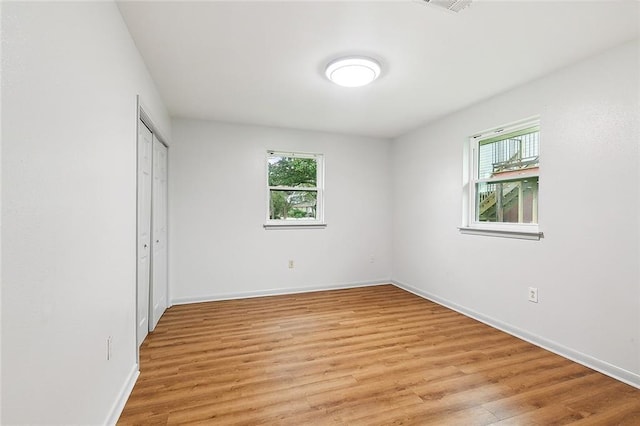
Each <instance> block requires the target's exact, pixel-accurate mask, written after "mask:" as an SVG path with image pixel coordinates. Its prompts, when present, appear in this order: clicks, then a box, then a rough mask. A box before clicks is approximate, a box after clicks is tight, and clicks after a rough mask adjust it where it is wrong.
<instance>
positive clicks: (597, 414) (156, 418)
mask: <svg viewBox="0 0 640 426" xmlns="http://www.w3.org/2000/svg"><path fill="white" fill-rule="evenodd" d="M140 357H141V374H140V378H139V379H138V382H137V384H136V386H135V388H134V390H133V392H132V394H131V397H130V398H129V401H128V402H127V404H126V407H125V409H124V412H123V414H122V416H121V418H120V421H119V423H118V424H120V425H132V424H189V423H194V424H196V423H197V424H210V425H235V424H238V425H270V424H275V425H296V426H300V425H405V424H406V425H563V424H576V425H640V390H638V389H635V388H633V387H631V386H628V385H625V384H623V383H621V382H618V381H616V380H614V379H611V378H609V377H607V376H604V375H602V374H600V373H597V372H595V371H593V370H590V369H588V368H586V367H583V366H581V365H579V364H576V363H574V362H571V361H568V360H566V359H564V358H562V357H560V356H557V355H554V354H552V353H550V352H547V351H545V350H543V349H540V348H538V347H536V346H533V345H531V344H529V343H526V342H524V341H522V340H519V339H517V338H515V337H512V336H509V335H507V334H505V333H503V332H500V331H498V330H495V329H493V328H491V327H488V326H486V325H484V324H481V323H479V322H477V321H474V320H472V319H469V318H467V317H465V316H463V315H460V314H458V313H456V312H454V311H451V310H449V309H447V308H444V307H442V306H439V305H437V304H434V303H431V302H429V301H427V300H424V299H422V298H420V297H417V296H415V295H413V294H410V293H407V292H405V291H403V290H401V289H398V288H396V287H394V286H392V285H382V286H375V287H366V288H357V289H348V290H336V291H324V292H317V293H307V294H298V295H287V296H273V297H263V298H255V299H243V300H232V301H222V302H211V303H199V304H192V305H181V306H174V307H172V308H171V309H169V310H168V311H167V312H166V313H165V315H164V316H163V317H162V319H161V320H160V323H159V324H158V326H157V328H156V330H155V331H154V332H153V333H152V334H151V335H149V337H147V340H146V341H145V342H144V343H143V345H142V348H141V354H140Z"/></svg>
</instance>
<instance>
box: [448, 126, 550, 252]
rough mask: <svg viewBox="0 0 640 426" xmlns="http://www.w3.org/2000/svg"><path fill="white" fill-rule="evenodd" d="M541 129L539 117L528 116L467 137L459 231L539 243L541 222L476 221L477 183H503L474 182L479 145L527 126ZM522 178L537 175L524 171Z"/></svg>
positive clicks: (541, 234)
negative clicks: (537, 241)
mask: <svg viewBox="0 0 640 426" xmlns="http://www.w3.org/2000/svg"><path fill="white" fill-rule="evenodd" d="M535 126H538V127H539V126H540V117H530V118H527V119H525V120H522V121H519V122H516V123H512V124H509V125H505V126H500V127H497V128H493V129H489V130H485V131H483V132H480V133H478V134H476V135H473V136H471V137H470V138H469V141H468V142H467V146H466V149H465V152H464V161H465V164H466V167H465V176H464V190H463V203H462V204H463V214H462V226H459V227H458V229H459V231H460V233H462V234H469V235H483V236H491V237H503V238H518V239H526V240H539V239H540V238H542V237H543V235H544V234H543V233H542V232H541V231H540V226H539V223H540V220H539V217H538V223H507V222H500V223H495V222H479V221H477V220H476V218H475V217H476V183H481V182H493V181H497V182H499V181H502V179H495V178H485V179H477V178H476V176H478V171H477V167H478V152H479V146H480V142H481V141H483V140H486V139H489V138H492V137H495V136H496V135H498V134H500V133H504V134H507V133H511V132H517V131H519V130H524V129H526V128H529V127H535ZM521 175H522V177H523V178H524V177H527V176H539V175H540V174H539V172H538V173H531V172H526V171H523V172H522V173H521Z"/></svg>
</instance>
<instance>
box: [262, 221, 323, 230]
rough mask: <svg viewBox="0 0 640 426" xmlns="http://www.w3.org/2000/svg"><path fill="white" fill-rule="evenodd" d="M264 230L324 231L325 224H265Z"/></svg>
mask: <svg viewBox="0 0 640 426" xmlns="http://www.w3.org/2000/svg"><path fill="white" fill-rule="evenodd" d="M263 226H264V229H267V230H271V229H324V228H326V227H327V224H326V223H277V224H276V223H265V224H264V225H263Z"/></svg>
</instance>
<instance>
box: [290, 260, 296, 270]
mask: <svg viewBox="0 0 640 426" xmlns="http://www.w3.org/2000/svg"><path fill="white" fill-rule="evenodd" d="M294 267H295V264H294V263H293V260H289V269H293V268H294Z"/></svg>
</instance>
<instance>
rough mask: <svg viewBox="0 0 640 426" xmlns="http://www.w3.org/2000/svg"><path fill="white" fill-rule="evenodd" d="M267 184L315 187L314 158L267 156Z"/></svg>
mask: <svg viewBox="0 0 640 426" xmlns="http://www.w3.org/2000/svg"><path fill="white" fill-rule="evenodd" d="M269 186H292V187H306V188H314V187H316V186H317V161H316V159H315V158H297V157H278V156H272V157H269Z"/></svg>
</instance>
